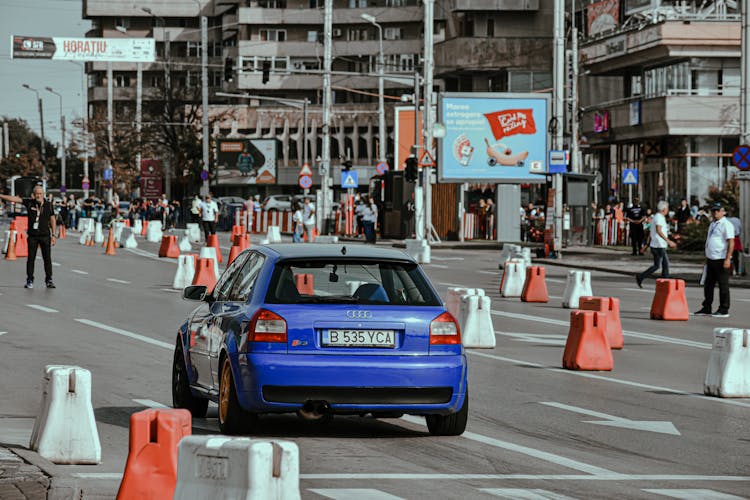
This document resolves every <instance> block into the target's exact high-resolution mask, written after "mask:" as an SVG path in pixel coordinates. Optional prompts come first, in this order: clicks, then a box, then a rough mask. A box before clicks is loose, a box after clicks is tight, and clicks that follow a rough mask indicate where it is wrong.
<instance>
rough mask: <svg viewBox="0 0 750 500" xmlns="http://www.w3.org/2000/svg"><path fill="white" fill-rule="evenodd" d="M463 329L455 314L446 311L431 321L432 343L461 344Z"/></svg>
mask: <svg viewBox="0 0 750 500" xmlns="http://www.w3.org/2000/svg"><path fill="white" fill-rule="evenodd" d="M460 343H461V331H460V329H459V327H458V323H457V322H456V319H455V318H454V317H453V315H452V314H451V313H449V312H444V313H443V314H441V315H440V316H438V317H437V318H435V319H433V320H432V323H430V344H431V345H438V344H460Z"/></svg>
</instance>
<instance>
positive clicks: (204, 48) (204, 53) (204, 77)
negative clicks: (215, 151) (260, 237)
mask: <svg viewBox="0 0 750 500" xmlns="http://www.w3.org/2000/svg"><path fill="white" fill-rule="evenodd" d="M201 86H202V87H203V89H202V90H203V99H202V100H203V110H202V112H201V119H202V122H203V171H204V172H206V173H208V145H209V144H208V141H209V139H210V138H209V136H208V17H206V16H203V15H202V16H201ZM208 191H209V188H208V176H206V178H205V180H204V181H203V185H202V186H201V194H202V195H203V196H205V195H207V194H208Z"/></svg>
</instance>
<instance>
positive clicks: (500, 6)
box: [451, 0, 539, 12]
mask: <svg viewBox="0 0 750 500" xmlns="http://www.w3.org/2000/svg"><path fill="white" fill-rule="evenodd" d="M451 10H452V11H459V12H468V11H472V10H473V11H503V10H506V11H508V10H514V11H518V10H539V0H453V1H452V2H451Z"/></svg>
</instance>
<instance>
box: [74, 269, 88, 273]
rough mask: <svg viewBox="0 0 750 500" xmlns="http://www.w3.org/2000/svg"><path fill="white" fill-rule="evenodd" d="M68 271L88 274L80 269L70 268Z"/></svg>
mask: <svg viewBox="0 0 750 500" xmlns="http://www.w3.org/2000/svg"><path fill="white" fill-rule="evenodd" d="M70 272H71V273H76V274H88V273H87V272H86V271H81V270H80V269H71V270H70Z"/></svg>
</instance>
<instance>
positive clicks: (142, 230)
mask: <svg viewBox="0 0 750 500" xmlns="http://www.w3.org/2000/svg"><path fill="white" fill-rule="evenodd" d="M147 229H148V221H147V220H144V221H143V228H142V229H141V236H146V230H147Z"/></svg>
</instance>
